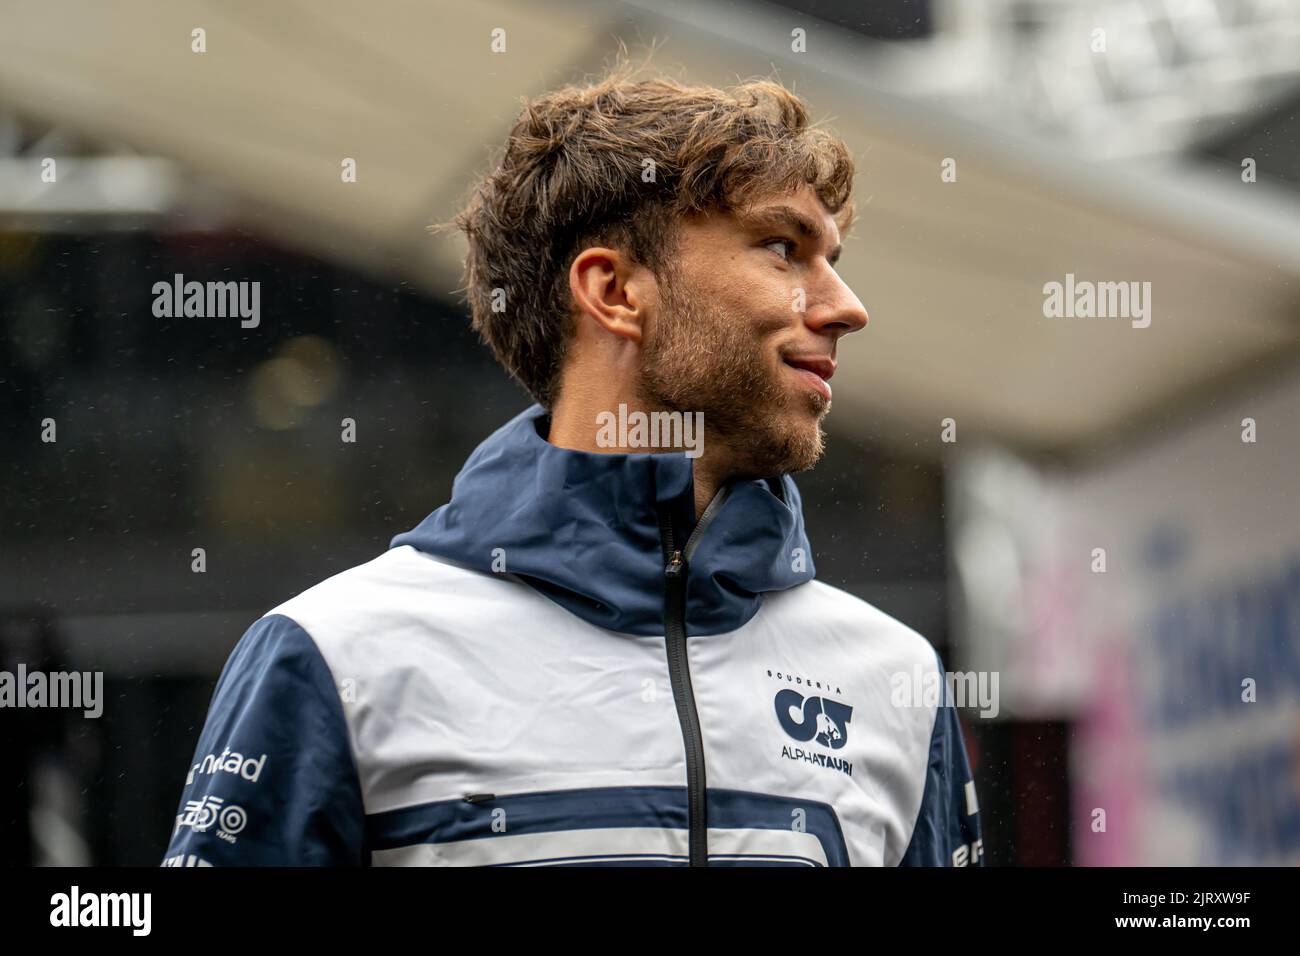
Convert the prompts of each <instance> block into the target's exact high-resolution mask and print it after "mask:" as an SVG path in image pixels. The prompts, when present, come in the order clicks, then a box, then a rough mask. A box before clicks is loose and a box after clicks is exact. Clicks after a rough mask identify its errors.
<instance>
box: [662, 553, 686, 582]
mask: <svg viewBox="0 0 1300 956" xmlns="http://www.w3.org/2000/svg"><path fill="white" fill-rule="evenodd" d="M685 565H686V562H685V561H683V560H682V553H681V552H680V551H674V552H673V556H672V557H671V558H669V559H668V564H667V566H666V567H665V568H664V576H665V577H669V578H675V577H678V576H679V575H680V574H681V573H682V568H683V567H685Z"/></svg>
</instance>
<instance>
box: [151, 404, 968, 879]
mask: <svg viewBox="0 0 1300 956" xmlns="http://www.w3.org/2000/svg"><path fill="white" fill-rule="evenodd" d="M546 427H547V424H546V420H545V417H544V412H543V410H542V409H541V408H540V406H533V407H532V408H530V409H528V410H527V411H525V412H524V413H522V414H521V415H519V416H518V417H516V418H515V419H514V420H512V421H511V422H509V423H508V424H506V425H505V426H504V427H502V428H501V429H500V430H498V431H497V432H496V433H495V434H494V435H492V436H491V437H490V438H489V439H488V440H487V441H485V442H484V443H483V444H482V445H481V446H479V448H478V449H477V450H476V451H475V452H474V453H473V454H472V455H471V456H470V458H469V460H468V461H467V462H466V464H465V467H464V468H463V469H462V471H461V472H460V474H459V475H458V476H457V478H456V481H455V484H454V487H453V493H452V499H451V501H450V503H448V504H446V505H444V506H443V507H441V508H439V509H438V510H437V511H435V512H433V514H431V515H429V517H428V518H426V519H425V520H424V521H423V522H421V523H420V525H419V526H418V527H416V528H415V529H413V530H412V531H409V532H407V533H405V534H401V535H398V536H397V537H396V538H394V539H393V542H392V545H391V547H390V549H389V550H388V551H387V552H385V553H384V554H382V555H380V556H379V557H377V558H375V559H374V560H372V561H369V562H368V563H366V564H362V565H360V566H358V567H355V568H352V569H350V570H347V571H344V572H342V573H341V574H337V575H335V576H334V577H331V578H329V579H327V580H325V581H323V582H321V583H320V584H317V585H316V586H315V587H312V588H310V589H308V590H306V591H304V592H303V593H301V594H299V595H298V596H296V597H294V598H292V599H290V600H289V601H286V602H285V603H284V604H281V605H280V606H278V607H276V608H274V609H272V610H271V611H269V612H268V613H267V614H266V615H265V616H264V617H262V618H261V619H259V620H258V621H257V622H256V623H254V624H253V626H252V627H250V628H249V630H248V632H247V633H246V634H244V636H243V638H242V639H241V640H240V642H239V644H238V646H237V647H236V648H235V650H234V652H233V654H232V655H231V657H230V660H229V661H228V662H227V664H226V666H225V669H224V670H223V672H222V674H221V678H220V680H219V681H218V683H217V688H216V692H215V694H214V696H213V699H212V704H211V708H210V710H209V712H208V717H207V721H206V724H205V726H204V728H203V732H202V734H201V735H200V737H199V743H198V748H197V750H196V751H195V753H194V759H193V761H192V766H191V768H190V770H189V773H188V776H187V777H186V781H185V789H184V792H183V794H182V796H181V801H180V807H179V811H180V812H179V813H178V815H177V817H176V820H175V824H174V827H173V831H172V836H171V843H170V846H169V847H168V848H167V851H166V859H165V861H164V862H165V863H166V864H168V865H182V866H185V865H205V864H213V865H223V864H233V865H241V864H243V865H268V864H269V865H324V864H328V865H368V864H373V865H425V864H439V865H446V864H516V865H518V864H554V865H558V864H574V863H584V864H593V863H605V864H627V863H634V864H687V863H693V864H696V865H702V864H704V863H705V862H706V861H707V863H708V864H711V865H736V864H790V865H810V866H845V865H884V866H894V865H898V864H903V865H927V866H939V865H942V866H948V865H954V864H956V865H964V864H967V863H981V862H982V858H983V852H982V850H983V847H982V842H981V839H980V825H979V817H978V807H977V804H976V799H975V789H974V784H973V783H972V782H971V775H970V769H969V766H968V764H967V759H966V752H965V748H964V745H963V742H962V737H961V731H960V729H959V726H958V722H957V714H956V710H955V709H954V708H953V707H951V706H948V705H947V704H946V702H935V701H934V700H930V701H929V702H928V703H927V702H925V700H924V698H923V697H922V695H920V694H917V695H914V696H912V699H911V700H910V701H902V702H900V698H899V697H898V696H897V694H896V693H895V692H894V691H896V688H897V685H898V682H899V681H916V680H929V681H930V683H931V685H932V686H933V685H934V681H935V680H936V677H938V679H940V680H941V675H942V673H943V668H942V664H941V663H940V661H939V659H938V657H937V655H936V654H935V651H934V649H933V647H931V645H930V644H929V643H928V642H927V641H926V640H925V638H923V637H921V635H919V634H917V633H916V632H915V631H913V630H911V629H910V628H908V627H906V626H905V625H903V624H901V623H899V622H898V621H896V620H894V619H893V618H891V617H889V616H888V615H886V614H884V613H882V612H881V611H879V610H877V609H876V608H874V607H872V606H871V605H869V604H866V603H864V602H863V601H861V600H859V599H858V598H855V597H852V596H850V595H849V594H846V593H845V592H843V591H840V590H837V589H835V588H832V587H829V586H827V585H825V584H822V583H820V582H818V581H815V580H814V579H813V578H814V568H813V560H812V553H811V549H810V547H809V544H808V540H807V538H806V537H805V535H804V526H803V516H802V513H801V506H800V498H799V493H798V491H797V490H796V488H795V485H794V482H793V481H792V480H791V479H790V478H789V477H782V478H780V479H770V480H767V481H736V482H732V483H731V484H729V485H728V486H726V487H724V488H723V489H722V490H721V491H720V492H719V494H718V496H717V497H716V498H715V499H714V500H713V502H712V503H711V504H710V506H709V507H708V509H707V510H706V511H705V512H704V513H703V514H702V515H701V516H700V518H699V520H698V521H696V520H695V504H694V490H693V486H692V462H691V459H689V458H687V457H686V456H685V454H682V453H674V454H590V453H585V452H577V451H571V450H567V449H562V448H558V447H555V446H553V445H551V444H549V443H548V442H547V441H546V439H545V428H546ZM931 696H933V695H931Z"/></svg>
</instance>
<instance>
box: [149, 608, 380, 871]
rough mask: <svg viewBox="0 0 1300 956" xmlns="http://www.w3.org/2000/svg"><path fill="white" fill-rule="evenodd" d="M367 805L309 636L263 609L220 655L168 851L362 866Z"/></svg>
mask: <svg viewBox="0 0 1300 956" xmlns="http://www.w3.org/2000/svg"><path fill="white" fill-rule="evenodd" d="M364 818H365V809H364V806H363V803H362V799H361V787H360V783H359V780H358V777H357V771H356V765H355V763H354V762H353V758H352V750H351V745H350V743H349V740H348V732H347V725H346V722H345V719H344V716H343V708H342V704H341V703H340V700H339V693H338V691H337V690H336V689H335V687H334V681H333V678H332V677H331V675H330V672H329V668H328V667H327V666H326V664H325V661H324V660H323V659H322V658H321V656H320V651H319V650H318V649H317V648H316V644H315V642H314V641H312V639H311V637H310V636H308V634H307V633H306V632H305V631H304V630H303V629H302V628H301V627H299V626H298V624H297V623H296V622H294V621H292V620H291V619H289V618H287V617H283V616H281V615H271V616H269V617H264V618H262V619H260V620H258V621H257V622H256V623H254V624H253V626H252V627H250V628H249V629H248V631H247V632H246V633H245V634H244V636H243V637H242V638H241V639H240V641H239V644H238V645H236V647H235V650H234V652H233V653H232V654H231V656H230V660H228V661H227V662H226V666H225V669H224V670H223V671H222V672H221V678H220V679H219V680H218V682H217V689H216V692H215V694H214V695H213V698H212V704H211V706H210V707H209V708H208V717H207V722H206V723H205V724H204V727H203V732H202V734H201V735H200V736H199V744H198V749H197V750H196V751H195V752H194V759H193V761H191V769H190V772H189V780H188V782H187V783H186V786H185V790H184V792H183V793H182V794H181V801H180V807H179V810H178V817H177V821H176V825H175V827H174V829H173V832H172V838H171V843H170V845H169V846H168V847H167V854H166V855H167V858H168V859H169V860H170V859H171V858H173V857H176V856H177V855H186V856H187V855H189V854H194V855H195V856H196V857H198V858H199V859H200V860H203V861H204V862H207V863H211V864H213V865H221V864H232V865H247V866H266V865H285V866H318V865H336V866H337V865H362V864H365V863H367V862H368V856H369V854H368V851H367V850H366V849H365V846H364V841H365V828H364Z"/></svg>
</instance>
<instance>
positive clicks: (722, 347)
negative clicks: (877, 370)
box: [638, 269, 830, 479]
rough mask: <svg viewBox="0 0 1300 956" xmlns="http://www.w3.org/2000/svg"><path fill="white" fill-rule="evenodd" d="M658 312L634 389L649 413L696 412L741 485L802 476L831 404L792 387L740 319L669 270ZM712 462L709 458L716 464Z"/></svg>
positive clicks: (817, 449)
mask: <svg viewBox="0 0 1300 956" xmlns="http://www.w3.org/2000/svg"><path fill="white" fill-rule="evenodd" d="M659 289H660V301H661V304H662V308H661V309H660V310H659V314H658V315H657V321H656V322H655V323H654V326H653V327H652V328H651V329H650V330H649V333H648V334H647V337H646V341H645V345H644V351H643V354H642V362H641V370H640V378H639V382H638V387H639V391H640V396H641V398H642V399H643V400H644V401H645V402H647V403H648V405H649V407H651V408H663V409H667V410H669V411H677V412H683V413H689V412H702V413H703V415H704V428H705V433H706V435H707V436H708V437H707V440H708V441H709V442H712V443H713V444H712V446H711V447H713V448H718V447H719V446H721V447H722V448H725V449H726V453H725V456H726V460H727V470H728V472H729V473H731V474H733V475H735V476H737V477H743V478H754V479H756V478H768V477H774V476H777V475H783V474H789V473H792V472H799V471H806V470H807V469H809V468H811V467H812V466H813V465H815V464H816V463H817V461H818V459H820V458H821V456H822V452H823V451H824V449H825V445H826V436H825V433H824V432H823V431H822V427H821V422H822V419H823V418H824V417H825V415H826V412H827V410H828V409H829V408H830V403H829V402H828V401H826V400H825V399H824V398H823V397H822V396H821V395H819V394H817V393H814V392H808V393H804V392H802V391H801V390H797V389H794V388H791V386H790V383H789V382H787V381H785V377H784V376H783V375H782V372H781V369H782V366H781V365H780V364H777V365H775V366H774V364H773V359H772V357H771V356H770V355H769V354H768V353H767V352H766V351H765V349H764V339H763V337H761V336H760V335H759V334H758V333H757V331H756V329H755V327H754V324H753V323H752V322H751V321H749V320H748V319H747V318H746V317H737V316H735V315H731V314H728V313H727V311H726V310H725V309H723V308H720V307H718V306H715V305H711V304H710V303H711V302H713V301H714V300H715V296H713V295H711V294H708V293H701V292H697V291H695V290H694V289H692V288H691V287H690V285H689V284H688V283H687V282H685V281H684V279H683V278H682V277H681V276H680V274H679V273H678V272H677V271H676V270H675V269H671V270H669V272H668V274H666V275H664V276H663V277H662V278H661V281H660V284H659ZM715 460H716V459H715Z"/></svg>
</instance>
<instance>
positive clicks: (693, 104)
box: [434, 68, 854, 409]
mask: <svg viewBox="0 0 1300 956" xmlns="http://www.w3.org/2000/svg"><path fill="white" fill-rule="evenodd" d="M852 180H853V159H852V157H851V156H850V154H849V150H848V147H846V146H845V145H844V143H843V141H841V140H840V139H839V138H838V137H836V136H834V135H833V134H831V133H830V132H828V131H826V130H824V129H822V128H819V127H817V126H814V125H812V124H811V123H810V122H809V117H808V109H807V107H806V106H805V105H804V103H803V101H802V100H800V99H799V97H797V96H795V95H794V94H793V93H791V92H789V91H788V90H786V89H785V88H784V87H782V86H781V85H780V84H778V83H775V82H772V81H770V80H754V81H751V82H747V83H743V84H741V85H738V86H735V87H732V88H730V89H726V90H722V89H717V88H715V87H709V86H685V85H683V84H681V83H678V82H676V81H675V80H671V79H665V78H657V79H648V80H634V79H632V78H631V76H630V75H629V73H628V70H627V69H626V68H623V69H616V70H614V71H612V72H611V73H609V74H607V75H606V76H605V77H604V78H602V79H600V80H598V81H596V82H589V83H584V84H580V85H572V86H566V87H564V88H562V89H558V90H555V91H554V92H551V93H548V94H546V95H545V96H542V97H540V98H538V99H534V100H531V101H529V100H525V101H524V108H523V112H522V114H521V115H520V117H519V119H518V121H517V122H516V123H515V125H514V128H513V129H511V131H510V135H509V138H508V139H507V141H506V145H505V152H504V155H503V156H502V158H501V160H500V162H499V164H497V165H496V167H495V168H494V169H492V170H491V172H489V173H488V174H487V175H486V176H485V177H484V178H483V179H482V180H481V181H479V182H478V183H477V184H476V185H475V186H474V188H473V191H472V193H471V196H470V199H469V202H468V204H467V205H466V207H465V208H464V209H463V210H462V211H461V212H460V213H459V214H458V215H457V216H456V217H455V218H454V219H452V220H451V221H450V222H447V223H442V224H440V225H438V226H435V227H434V228H435V229H447V228H453V227H454V228H458V229H460V230H461V231H462V232H463V233H464V234H465V236H466V238H467V239H468V241H469V253H468V256H467V257H466V260H465V273H464V291H465V292H466V294H467V297H468V299H469V303H470V309H471V312H472V315H473V327H474V329H475V331H477V332H478V333H479V335H480V336H481V337H482V338H483V340H484V341H485V342H486V343H487V344H488V346H489V347H490V348H491V349H492V352H493V354H494V355H495V356H496V357H497V360H498V361H499V362H500V363H501V364H502V365H503V366H505V368H506V369H507V370H508V371H509V372H510V373H511V374H512V375H513V376H514V377H515V378H516V379H518V380H519V382H520V383H521V384H522V385H523V386H524V388H526V389H527V390H528V392H529V393H530V394H531V395H532V396H533V398H534V399H535V400H536V401H538V402H540V403H541V404H542V405H543V406H545V407H546V408H547V409H550V408H551V407H552V405H553V403H554V401H555V398H556V393H557V391H558V387H559V380H560V370H561V367H562V364H563V361H564V353H565V348H566V345H567V343H568V340H569V337H570V333H571V331H572V328H573V326H572V308H573V300H572V296H571V294H570V291H569V282H568V276H569V268H570V266H571V265H572V263H573V260H574V258H576V256H577V255H578V253H579V252H581V251H582V250H583V249H584V248H588V247H589V246H591V245H596V244H599V245H607V246H611V247H614V248H618V249H620V250H621V251H624V252H626V253H627V254H628V255H630V256H631V257H632V259H633V260H634V261H636V262H638V263H640V264H642V265H644V266H646V267H647V268H649V269H650V270H651V271H653V272H654V273H656V275H658V276H660V277H661V278H662V277H663V276H665V275H666V274H668V273H670V272H671V268H670V267H671V259H670V257H671V256H672V255H673V254H674V251H675V249H676V245H677V236H678V233H677V226H678V224H679V222H680V220H681V217H682V216H684V215H687V214H690V213H695V212H704V211H706V210H712V209H720V210H728V209H734V208H738V207H743V206H744V205H745V204H746V203H748V202H752V201H754V200H756V199H758V198H761V197H764V196H767V195H781V194H785V193H788V192H791V191H793V190H795V189H797V188H799V187H800V186H801V185H802V184H804V183H807V184H809V185H811V186H812V187H813V188H814V190H815V191H816V193H817V196H818V197H819V198H820V199H821V201H822V203H823V204H824V205H825V206H826V209H827V211H828V212H830V213H831V215H832V216H834V217H835V218H836V220H837V222H838V223H839V224H840V229H841V232H847V231H848V229H849V227H850V226H851V225H852V222H853V217H854V213H853V204H852V201H851V200H850V198H849V194H850V191H851V189H852ZM494 305H496V308H495V309H494Z"/></svg>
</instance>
